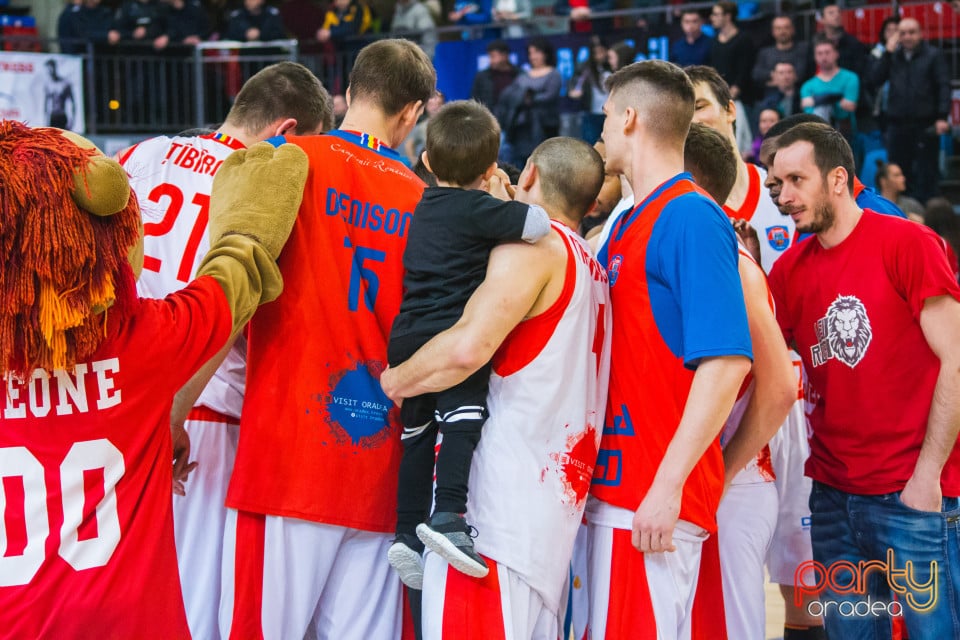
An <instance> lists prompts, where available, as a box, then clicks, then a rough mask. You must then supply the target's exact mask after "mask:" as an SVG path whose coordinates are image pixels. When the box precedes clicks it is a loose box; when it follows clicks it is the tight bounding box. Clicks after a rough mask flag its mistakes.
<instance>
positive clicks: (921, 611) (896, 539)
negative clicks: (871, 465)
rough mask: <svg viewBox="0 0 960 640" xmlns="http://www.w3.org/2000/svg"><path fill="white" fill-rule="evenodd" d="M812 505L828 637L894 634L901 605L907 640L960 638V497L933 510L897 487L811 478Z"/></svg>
mask: <svg viewBox="0 0 960 640" xmlns="http://www.w3.org/2000/svg"><path fill="white" fill-rule="evenodd" d="M810 512H811V518H812V522H811V528H810V537H811V539H812V542H813V557H814V560H815V561H816V562H817V563H820V564H819V566H817V565H815V566H817V571H815V572H814V573H815V574H816V575H815V578H814V582H815V584H818V585H820V586H822V587H823V591H822V592H821V593H820V605H819V606H820V609H819V612H821V613H822V615H823V616H824V623H825V624H824V626H825V627H826V631H827V636H828V637H829V638H831V639H832V640H834V639H837V640H874V639H876V640H889V639H890V637H891V619H890V614H891V613H892V614H894V615H897V614H898V613H900V612H902V615H903V617H904V621H905V622H906V625H907V630H908V632H909V634H910V640H925V639H930V640H943V639H944V638H960V501H958V499H957V498H944V499H943V510H942V511H941V512H940V513H932V512H925V511H917V510H915V509H911V508H909V507H907V506H905V505H904V504H903V502H901V501H900V494H899V492H898V493H888V494H883V495H878V496H865V495H857V494H852V493H846V492H844V491H840V490H838V489H834V488H832V487H829V486H827V485H825V484H821V483H819V482H814V483H813V491H812V492H811V493H810ZM870 561H873V562H870ZM868 562H870V564H866V563H868ZM934 562H935V563H936V565H933V563H934ZM848 563H849V564H848ZM931 569H935V571H934V573H935V576H934V577H935V580H933V579H932V577H931ZM891 585H893V586H894V589H891ZM894 590H896V591H899V593H898V594H897V601H896V602H892V598H893V593H892V591H894ZM811 606H813V605H811ZM812 613H814V614H816V613H818V611H813V612H812Z"/></svg>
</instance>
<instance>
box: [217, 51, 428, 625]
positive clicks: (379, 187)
mask: <svg viewBox="0 0 960 640" xmlns="http://www.w3.org/2000/svg"><path fill="white" fill-rule="evenodd" d="M435 85H436V73H435V71H434V69H433V65H432V64H431V63H430V60H429V59H428V58H427V57H426V55H425V54H424V53H423V51H422V50H421V49H420V48H419V47H417V45H416V44H414V43H411V42H409V41H407V40H379V41H377V42H374V43H372V44H370V45H368V46H367V47H365V48H364V49H363V50H362V51H361V52H360V53H359V54H358V56H357V59H356V62H355V64H354V67H353V70H352V72H351V75H350V86H349V88H348V90H347V100H348V102H349V107H348V110H347V113H346V115H345V116H344V120H343V123H342V125H341V128H340V129H338V130H336V131H332V132H331V133H329V134H328V135H325V136H313V137H306V138H290V139H289V141H290V142H292V143H293V144H296V145H298V146H300V147H302V148H303V149H304V150H305V151H306V152H307V156H308V157H309V159H310V167H311V171H310V177H309V179H308V180H307V184H306V187H305V191H304V198H303V204H302V205H301V210H300V214H299V216H298V218H297V223H296V225H295V228H294V231H293V233H292V235H291V239H290V243H289V244H288V245H287V247H286V250H285V251H284V252H283V255H282V256H281V257H280V269H281V271H282V272H283V273H284V274H285V275H284V277H285V290H284V295H283V296H282V297H281V299H280V300H278V301H277V304H275V305H273V306H272V307H271V308H269V309H266V308H264V309H263V311H264V313H263V314H258V315H257V317H256V321H254V322H252V323H251V324H250V333H249V339H248V345H247V387H246V395H245V398H244V406H243V413H242V416H241V420H240V425H241V428H240V439H239V443H238V447H237V458H236V464H235V467H234V473H233V477H232V479H231V481H230V487H229V490H228V493H227V506H228V507H230V508H231V510H230V512H229V515H228V523H227V536H226V540H225V548H224V556H225V558H224V559H225V570H224V573H225V575H224V589H225V593H224V599H223V601H222V606H221V611H220V622H221V630H222V632H223V634H224V636H228V635H229V636H230V637H233V638H251V637H264V638H268V639H269V638H303V637H304V636H305V634H307V631H308V629H310V635H309V636H308V637H310V636H313V635H314V634H316V635H318V636H319V637H321V638H336V639H337V640H349V639H351V638H362V639H367V638H396V637H399V636H400V633H401V585H400V580H399V579H398V577H397V575H396V573H395V572H394V571H393V570H392V569H391V568H390V565H389V564H388V562H387V558H386V555H387V549H388V548H389V546H390V542H391V539H392V534H393V531H394V527H395V524H396V492H397V475H398V466H399V461H400V453H401V445H400V427H399V424H398V422H397V420H396V418H397V415H396V414H397V412H396V410H395V408H394V407H393V404H392V403H391V402H390V400H389V398H387V396H386V395H384V394H383V391H382V390H381V389H380V385H379V382H378V379H379V377H380V373H381V371H382V370H383V369H384V368H385V367H386V346H387V336H388V335H389V332H390V326H391V324H392V323H393V319H394V317H395V316H396V314H397V311H398V309H399V306H400V298H401V280H402V264H401V257H402V254H403V249H404V246H405V243H406V235H407V232H408V230H409V227H410V219H411V216H412V212H413V209H414V207H415V206H416V204H417V202H418V201H419V200H420V196H421V193H422V192H423V189H424V184H423V182H422V181H421V180H420V179H419V178H417V177H416V176H415V175H414V174H413V173H412V172H411V171H410V170H409V169H408V168H407V167H406V166H404V164H403V162H402V160H401V158H400V156H399V154H398V153H397V152H396V151H395V150H394V149H395V148H396V146H397V145H399V144H400V143H401V142H402V141H403V139H404V138H405V137H406V136H407V134H409V133H410V130H411V129H412V128H413V126H414V124H416V122H417V118H418V117H419V115H420V113H421V112H422V110H423V105H424V104H425V103H426V101H427V100H428V99H429V98H430V96H431V95H433V93H434V91H435V88H436V87H435Z"/></svg>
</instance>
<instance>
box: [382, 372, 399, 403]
mask: <svg viewBox="0 0 960 640" xmlns="http://www.w3.org/2000/svg"><path fill="white" fill-rule="evenodd" d="M380 386H381V387H382V388H383V392H384V393H385V394H387V397H388V398H390V399H391V400H393V402H394V404H396V405H397V406H398V407H399V406H401V405H403V397H402V396H400V395H398V394H397V376H396V374H395V372H394V370H393V369H391V368H390V366H389V365H387V368H386V369H384V370H383V373H381V374H380Z"/></svg>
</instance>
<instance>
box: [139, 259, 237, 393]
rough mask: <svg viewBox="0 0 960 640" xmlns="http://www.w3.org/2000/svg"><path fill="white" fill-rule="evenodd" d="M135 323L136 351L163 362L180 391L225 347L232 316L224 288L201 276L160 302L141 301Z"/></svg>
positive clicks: (231, 326)
mask: <svg viewBox="0 0 960 640" xmlns="http://www.w3.org/2000/svg"><path fill="white" fill-rule="evenodd" d="M137 324H139V325H141V326H140V330H139V331H135V335H136V338H135V340H137V341H141V342H142V343H143V344H142V346H141V349H142V350H140V351H139V352H140V353H143V354H144V355H145V356H147V354H150V355H149V356H148V357H153V358H157V359H158V360H157V361H155V362H161V363H163V364H164V365H165V366H166V367H167V371H168V372H169V373H168V375H170V376H171V378H173V380H171V381H172V382H175V383H177V388H179V387H180V386H183V384H184V383H186V381H187V380H189V379H190V376H192V375H193V374H194V373H195V372H196V371H197V369H199V368H200V366H201V365H203V363H204V362H206V361H207V360H209V359H210V358H212V357H213V356H214V355H215V354H216V353H217V351H219V350H220V348H221V347H223V345H224V344H226V342H227V339H228V338H229V337H230V330H231V329H232V328H233V316H232V314H231V311H230V306H229V305H228V304H227V297H226V295H224V293H223V289H221V288H220V285H219V284H218V283H217V281H216V280H214V279H213V278H212V277H210V276H203V277H200V278H197V279H196V280H194V281H193V282H191V283H190V284H188V285H187V286H186V287H184V288H183V289H181V290H179V291H177V292H175V293H171V294H170V295H168V296H167V297H166V298H164V299H162V300H148V299H144V300H141V308H140V309H139V310H138V313H137ZM143 325H146V326H143Z"/></svg>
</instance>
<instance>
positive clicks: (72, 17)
mask: <svg viewBox="0 0 960 640" xmlns="http://www.w3.org/2000/svg"><path fill="white" fill-rule="evenodd" d="M112 22H113V12H112V11H110V9H108V8H107V7H103V6H100V0H82V1H81V2H79V3H77V2H72V3H70V4H68V5H67V6H66V7H65V8H64V10H63V12H62V13H61V14H60V18H59V19H58V20H57V38H58V39H59V41H60V52H61V53H74V54H76V53H85V52H86V48H87V47H86V45H87V43H88V42H90V43H93V44H100V43H103V42H106V41H107V32H109V31H110V25H111V23H112Z"/></svg>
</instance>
